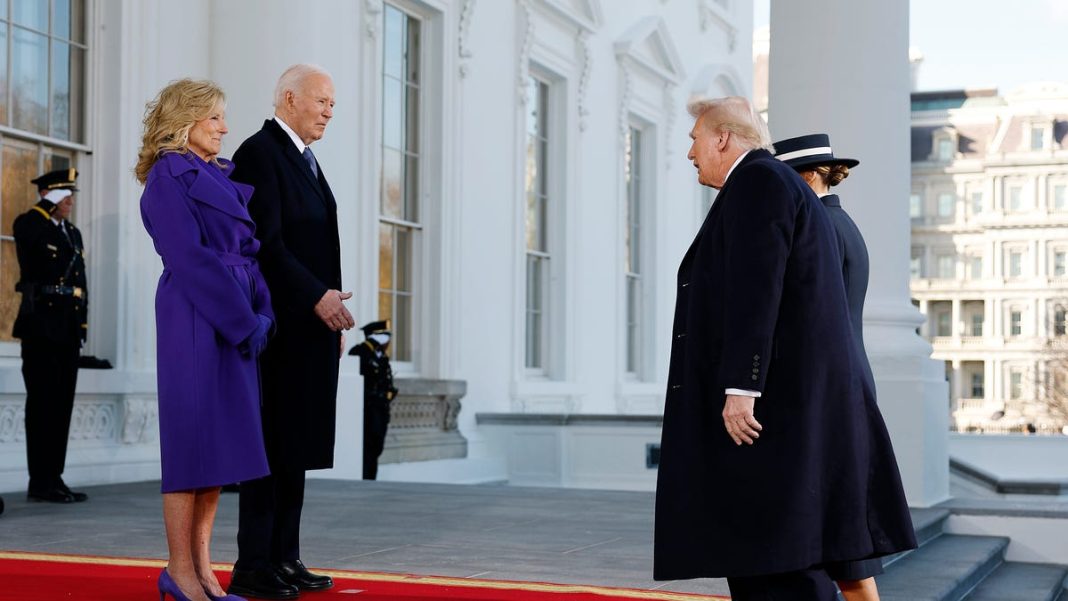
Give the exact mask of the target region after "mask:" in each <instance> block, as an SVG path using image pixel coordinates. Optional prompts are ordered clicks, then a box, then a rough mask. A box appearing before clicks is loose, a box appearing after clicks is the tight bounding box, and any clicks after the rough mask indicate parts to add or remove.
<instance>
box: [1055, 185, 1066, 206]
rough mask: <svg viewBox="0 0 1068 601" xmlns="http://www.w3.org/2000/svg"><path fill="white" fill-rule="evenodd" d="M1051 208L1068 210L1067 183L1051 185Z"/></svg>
mask: <svg viewBox="0 0 1068 601" xmlns="http://www.w3.org/2000/svg"><path fill="white" fill-rule="evenodd" d="M1053 210H1054V211H1064V210H1068V185H1065V184H1056V185H1054V186H1053Z"/></svg>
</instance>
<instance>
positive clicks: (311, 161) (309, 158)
mask: <svg viewBox="0 0 1068 601" xmlns="http://www.w3.org/2000/svg"><path fill="white" fill-rule="evenodd" d="M304 160H305V161H306V162H307V163H308V169H311V172H312V175H314V176H315V179H319V167H317V166H316V165H315V155H314V154H312V151H311V146H305V147H304Z"/></svg>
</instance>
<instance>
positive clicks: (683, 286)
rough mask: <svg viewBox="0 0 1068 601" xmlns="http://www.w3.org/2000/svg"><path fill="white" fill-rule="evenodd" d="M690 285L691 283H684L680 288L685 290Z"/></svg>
mask: <svg viewBox="0 0 1068 601" xmlns="http://www.w3.org/2000/svg"><path fill="white" fill-rule="evenodd" d="M689 285H690V283H689V282H683V283H682V284H679V287H680V288H685V287H687V286H689Z"/></svg>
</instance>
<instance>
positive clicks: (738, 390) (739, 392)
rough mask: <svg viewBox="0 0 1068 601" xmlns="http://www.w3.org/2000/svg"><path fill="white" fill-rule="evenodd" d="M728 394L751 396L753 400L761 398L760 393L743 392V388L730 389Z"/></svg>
mask: <svg viewBox="0 0 1068 601" xmlns="http://www.w3.org/2000/svg"><path fill="white" fill-rule="evenodd" d="M727 394H736V395H738V396H751V397H753V398H757V399H759V398H760V393H759V392H757V391H755V390H743V389H741V388H728V389H727Z"/></svg>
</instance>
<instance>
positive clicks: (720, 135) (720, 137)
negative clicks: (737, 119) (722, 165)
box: [716, 130, 731, 152]
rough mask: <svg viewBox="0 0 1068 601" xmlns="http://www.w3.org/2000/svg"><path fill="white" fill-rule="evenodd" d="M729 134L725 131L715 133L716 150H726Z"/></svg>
mask: <svg viewBox="0 0 1068 601" xmlns="http://www.w3.org/2000/svg"><path fill="white" fill-rule="evenodd" d="M730 139H731V132H729V131H726V130H720V131H718V132H716V150H718V151H720V152H723V151H725V150H727V144H728V143H729V142H730Z"/></svg>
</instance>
